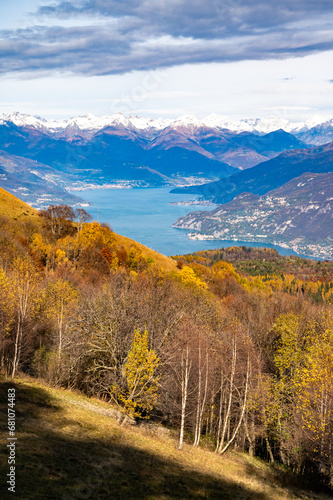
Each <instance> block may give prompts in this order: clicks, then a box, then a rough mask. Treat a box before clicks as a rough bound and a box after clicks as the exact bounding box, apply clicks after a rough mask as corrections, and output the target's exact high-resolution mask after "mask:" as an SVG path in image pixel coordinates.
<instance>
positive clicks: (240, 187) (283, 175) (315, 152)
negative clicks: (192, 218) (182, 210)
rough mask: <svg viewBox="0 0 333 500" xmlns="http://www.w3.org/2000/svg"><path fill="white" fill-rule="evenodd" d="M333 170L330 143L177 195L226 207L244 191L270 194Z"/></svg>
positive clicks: (272, 160) (303, 150) (295, 152)
mask: <svg viewBox="0 0 333 500" xmlns="http://www.w3.org/2000/svg"><path fill="white" fill-rule="evenodd" d="M332 171H333V142H330V143H329V144H326V145H324V146H318V147H316V148H310V149H298V150H293V151H285V152H284V153H281V154H280V155H279V156H277V157H276V158H273V159H271V160H269V161H266V162H263V163H259V165H256V166H255V167H253V168H250V169H248V170H244V171H241V172H237V173H236V174H233V175H232V176H230V177H228V178H226V179H221V180H219V181H215V182H210V183H208V184H202V185H200V186H190V187H183V188H175V189H173V192H183V193H196V194H200V195H201V196H203V197H204V198H205V199H211V200H212V201H214V202H215V203H218V204H223V203H228V202H229V201H231V200H233V199H234V198H235V196H237V195H239V194H241V193H243V192H249V193H253V194H257V195H263V194H266V193H267V192H268V191H271V190H272V189H276V188H278V187H279V186H282V185H283V184H285V183H286V182H288V181H290V180H292V179H293V178H295V177H298V176H300V175H302V174H304V173H305V172H313V173H326V172H332Z"/></svg>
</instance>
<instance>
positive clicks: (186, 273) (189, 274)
mask: <svg viewBox="0 0 333 500" xmlns="http://www.w3.org/2000/svg"><path fill="white" fill-rule="evenodd" d="M178 276H179V277H180V280H181V282H182V283H185V284H186V285H192V286H195V287H197V288H200V289H201V290H206V289H207V288H208V287H207V283H205V282H204V281H202V280H201V279H200V278H198V277H197V275H196V274H195V272H194V271H193V269H191V268H190V267H188V266H184V267H183V269H181V270H180V271H178Z"/></svg>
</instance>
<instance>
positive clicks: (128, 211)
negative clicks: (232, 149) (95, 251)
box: [72, 188, 297, 255]
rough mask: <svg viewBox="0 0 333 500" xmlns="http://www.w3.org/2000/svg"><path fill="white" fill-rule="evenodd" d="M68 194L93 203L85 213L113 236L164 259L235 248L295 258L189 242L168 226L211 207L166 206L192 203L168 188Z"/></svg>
mask: <svg viewBox="0 0 333 500" xmlns="http://www.w3.org/2000/svg"><path fill="white" fill-rule="evenodd" d="M72 194H75V195H78V196H81V198H83V199H85V200H87V201H90V202H92V203H93V206H92V207H88V208H87V211H88V212H89V213H90V214H91V215H92V217H93V218H94V220H98V221H99V222H108V223H109V224H110V226H111V227H112V229H113V230H114V231H115V232H116V233H119V234H122V235H124V236H127V237H128V238H132V239H133V240H135V241H138V242H140V243H142V244H143V245H146V246H147V247H149V248H152V249H153V250H156V251H157V252H160V253H162V254H164V255H180V254H185V253H192V252H197V251H198V250H207V249H214V248H225V247H229V246H235V245H247V246H256V247H266V248H276V249H277V250H278V252H279V253H280V254H282V255H291V254H292V255H297V254H295V252H293V251H292V250H287V249H285V248H281V247H277V246H274V245H269V244H266V243H251V242H243V241H226V240H215V241H197V240H194V241H193V240H189V239H188V237H187V235H186V233H188V232H189V231H188V230H185V229H176V228H173V227H171V226H172V224H173V223H174V222H175V221H176V220H177V219H178V217H181V216H183V215H186V214H188V213H189V212H192V211H197V210H213V209H214V206H201V205H192V206H184V205H169V202H177V201H188V200H193V199H195V195H193V194H171V193H170V188H142V189H95V190H89V191H75V192H73V193H72Z"/></svg>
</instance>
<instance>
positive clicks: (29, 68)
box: [0, 0, 333, 121]
mask: <svg viewBox="0 0 333 500" xmlns="http://www.w3.org/2000/svg"><path fill="white" fill-rule="evenodd" d="M332 62H333V1H332V0H279V1H278V2H276V0H274V1H273V0H265V1H264V0H126V1H123V0H73V1H72V0H68V1H57V0H11V1H10V2H8V0H0V76H1V78H0V112H2V113H10V112H13V111H20V112H22V113H29V114H34V115H38V116H42V117H44V118H55V119H60V118H68V117H70V116H78V115H84V114H86V113H92V114H95V115H97V116H101V115H111V114H113V113H115V112H122V113H124V114H125V115H140V116H147V117H148V116H151V117H154V118H156V117H158V116H161V117H166V118H176V117H178V116H180V115H184V114H191V115H195V116H197V117H198V118H203V117H205V116H207V115H210V114H212V113H216V114H221V115H226V116H229V117H230V118H233V119H240V118H253V117H265V116H269V115H275V116H278V117H281V118H285V119H289V120H291V121H305V120H306V119H308V118H310V117H320V118H322V119H330V118H332V117H333V64H332Z"/></svg>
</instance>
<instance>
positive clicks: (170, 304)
mask: <svg viewBox="0 0 333 500" xmlns="http://www.w3.org/2000/svg"><path fill="white" fill-rule="evenodd" d="M22 205H23V204H22ZM31 211H32V212H31V213H28V212H27V211H24V209H23V212H22V213H21V214H19V215H17V214H10V213H7V214H3V215H1V216H0V265H1V267H0V322H1V333H0V335H1V337H0V352H1V369H2V371H3V373H4V374H5V377H6V379H7V380H15V377H16V376H17V375H18V374H19V373H26V374H29V375H30V376H33V377H36V378H38V379H40V380H43V381H45V382H46V383H47V384H50V385H54V386H60V387H65V388H72V389H76V390H79V391H82V392H83V393H85V394H87V395H89V396H97V397H100V398H102V399H104V400H105V401H109V402H110V404H112V405H116V406H117V407H118V408H119V409H120V410H121V411H122V412H123V413H124V415H126V418H128V419H134V420H144V421H148V420H149V421H156V422H159V423H162V424H163V425H165V426H167V427H169V428H172V429H177V436H178V440H177V446H178V448H182V446H183V445H184V443H189V444H191V445H193V446H195V447H197V446H206V447H208V448H209V449H211V450H215V451H216V453H217V454H221V455H222V454H224V453H225V452H227V450H229V449H236V450H240V451H245V452H247V453H248V454H250V455H251V456H258V457H261V458H262V459H264V460H266V461H268V462H271V463H280V464H283V465H284V466H285V467H286V468H288V469H289V470H291V471H293V472H294V473H295V474H297V475H300V476H306V477H308V478H309V477H310V478H312V480H313V481H314V482H316V483H318V484H322V485H326V486H328V487H329V486H331V487H332V486H333V315H332V306H331V304H332V299H333V281H332V278H333V263H331V262H328V261H325V262H316V261H311V260H307V259H302V258H299V257H281V256H279V255H278V253H277V252H276V251H275V250H270V249H254V248H253V249H251V248H246V247H234V248H229V249H221V250H216V251H215V250H210V251H206V252H197V253H196V254H193V255H185V256H179V255H178V256H175V257H174V258H173V259H171V258H167V257H164V256H162V255H160V254H157V253H156V252H153V251H151V250H149V249H148V248H146V247H144V246H142V245H140V244H138V243H136V242H134V241H132V240H129V239H127V238H125V237H122V236H119V235H117V234H116V233H114V232H113V231H112V229H111V227H110V226H108V225H107V224H99V223H97V222H92V221H91V218H90V216H89V214H88V213H87V212H86V211H85V210H83V209H76V210H73V209H72V208H70V207H67V206H50V207H49V208H48V209H47V210H43V211H41V212H37V211H33V210H32V209H31Z"/></svg>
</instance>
